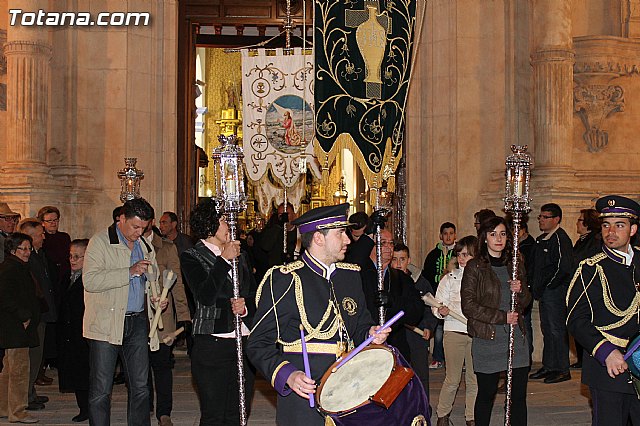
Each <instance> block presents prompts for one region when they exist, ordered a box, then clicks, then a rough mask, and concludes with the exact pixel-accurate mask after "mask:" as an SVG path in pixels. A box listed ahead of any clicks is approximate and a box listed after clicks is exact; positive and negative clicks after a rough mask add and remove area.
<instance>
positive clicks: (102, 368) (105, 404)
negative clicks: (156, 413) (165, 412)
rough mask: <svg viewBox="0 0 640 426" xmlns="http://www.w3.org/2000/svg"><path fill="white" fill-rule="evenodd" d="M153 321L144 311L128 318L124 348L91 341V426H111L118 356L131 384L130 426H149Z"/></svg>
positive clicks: (123, 341) (128, 404)
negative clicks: (150, 354) (150, 346)
mask: <svg viewBox="0 0 640 426" xmlns="http://www.w3.org/2000/svg"><path fill="white" fill-rule="evenodd" d="M148 333H149V321H148V319H147V315H146V314H145V313H144V312H141V313H140V314H135V315H132V316H126V317H125V320H124V334H123V338H122V345H121V346H120V345H112V344H111V343H108V342H103V341H99V340H92V339H88V341H89V365H90V366H91V368H90V372H89V424H91V425H92V426H109V424H110V423H111V419H110V417H111V390H112V388H113V373H114V371H115V367H116V360H117V359H118V355H120V356H121V358H122V367H123V369H124V374H125V377H126V379H127V383H128V385H129V400H128V403H127V424H128V425H129V426H149V424H150V422H151V419H150V416H149V388H148V387H147V379H148V374H149V345H148V343H147V342H148V337H147V335H148Z"/></svg>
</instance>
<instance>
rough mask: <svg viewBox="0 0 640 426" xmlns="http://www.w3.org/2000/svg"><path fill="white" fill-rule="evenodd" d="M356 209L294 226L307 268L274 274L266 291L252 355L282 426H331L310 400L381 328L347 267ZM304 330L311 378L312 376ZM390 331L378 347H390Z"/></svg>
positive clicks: (309, 216) (330, 211)
mask: <svg viewBox="0 0 640 426" xmlns="http://www.w3.org/2000/svg"><path fill="white" fill-rule="evenodd" d="M348 209H349V204H348V203H345V204H340V205H337V206H326V207H319V208H316V209H313V210H310V211H309V212H307V213H305V214H304V215H302V216H300V217H299V218H298V219H296V220H294V221H293V222H292V223H293V224H294V225H297V226H298V228H299V230H300V234H301V236H302V246H303V248H304V249H305V251H304V253H303V254H302V256H301V258H300V259H301V260H297V261H295V262H292V263H289V264H287V265H284V266H275V267H273V268H271V269H270V270H269V271H268V272H267V273H266V275H265V277H264V279H263V280H262V283H261V284H260V287H259V288H258V295H257V298H256V302H257V305H258V308H257V312H256V315H255V323H254V325H253V330H251V334H250V336H249V340H248V342H247V355H248V356H249V359H250V360H251V362H252V363H253V364H254V365H255V366H256V368H257V369H258V370H259V371H260V372H261V373H262V374H263V375H264V376H265V377H266V378H267V380H270V381H271V385H272V386H273V387H274V388H275V390H276V391H277V392H278V405H277V412H276V421H277V424H278V425H280V426H287V425H304V426H313V425H318V426H322V425H324V424H325V423H324V419H323V417H322V416H321V415H320V413H319V412H318V411H316V409H315V408H310V407H309V401H308V399H309V394H310V393H315V391H316V384H317V383H318V382H319V380H320V378H321V377H322V375H323V374H324V372H325V371H326V370H327V369H328V368H329V366H331V364H332V363H334V362H335V361H336V359H337V357H339V356H340V355H341V354H342V353H343V352H344V351H348V350H351V349H353V347H354V346H357V345H358V344H360V343H361V342H363V341H364V340H365V339H366V338H367V337H369V336H370V335H373V334H374V333H375V331H377V330H378V329H379V328H380V327H379V326H374V325H373V324H374V322H373V320H372V319H371V315H370V314H369V312H368V311H367V306H366V302H365V298H364V294H363V292H362V283H361V281H360V274H359V273H358V270H359V268H358V267H357V266H356V265H353V264H349V263H341V262H340V261H341V260H343V259H344V254H345V251H346V249H347V244H349V238H348V236H347V234H346V233H345V230H346V228H347V226H349V222H347V216H346V214H347V211H348ZM300 324H302V325H303V327H304V334H305V336H307V337H306V339H305V340H306V341H307V351H308V353H309V364H310V370H311V378H308V377H306V376H305V374H304V363H303V357H302V348H301V342H300ZM390 331H391V330H390V329H385V330H383V331H381V332H380V333H379V334H378V335H377V336H376V338H375V339H374V341H373V342H374V343H378V344H381V343H384V342H385V340H386V339H387V336H388V335H389V332H390ZM372 374H373V372H372Z"/></svg>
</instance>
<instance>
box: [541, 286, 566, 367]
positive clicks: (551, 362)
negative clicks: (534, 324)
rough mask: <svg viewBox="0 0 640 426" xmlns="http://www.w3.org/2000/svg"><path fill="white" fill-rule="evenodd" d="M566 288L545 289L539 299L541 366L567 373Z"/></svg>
mask: <svg viewBox="0 0 640 426" xmlns="http://www.w3.org/2000/svg"><path fill="white" fill-rule="evenodd" d="M566 295H567V286H564V285H562V286H560V287H557V288H553V289H549V288H546V289H545V290H544V293H543V294H542V298H541V299H540V328H541V329H542V339H543V348H542V365H543V367H544V368H546V369H547V370H550V371H556V372H560V373H568V372H569V334H568V333H567V306H566V302H565V297H566Z"/></svg>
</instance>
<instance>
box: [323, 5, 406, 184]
mask: <svg viewBox="0 0 640 426" xmlns="http://www.w3.org/2000/svg"><path fill="white" fill-rule="evenodd" d="M415 21H416V0H347V1H335V0H315V39H314V43H315V61H316V74H315V75H316V83H315V111H316V139H317V141H318V145H317V146H316V155H317V157H318V160H319V161H320V164H323V165H325V166H327V165H328V164H331V163H332V162H333V161H334V159H335V156H336V154H337V153H338V152H339V150H341V149H345V148H346V149H349V150H350V151H351V152H352V154H353V156H354V159H355V160H356V162H357V163H358V165H359V166H360V169H361V170H362V172H363V174H364V177H365V179H366V180H367V182H368V183H369V185H371V186H373V187H377V188H380V187H381V186H382V182H383V181H385V180H387V181H388V188H389V190H393V185H394V172H395V169H396V167H397V165H398V163H399V158H400V156H401V155H402V144H403V139H404V137H405V117H406V115H405V106H406V100H407V92H408V88H409V81H410V77H411V68H412V66H411V65H412V56H413V54H412V50H413V37H414V30H415Z"/></svg>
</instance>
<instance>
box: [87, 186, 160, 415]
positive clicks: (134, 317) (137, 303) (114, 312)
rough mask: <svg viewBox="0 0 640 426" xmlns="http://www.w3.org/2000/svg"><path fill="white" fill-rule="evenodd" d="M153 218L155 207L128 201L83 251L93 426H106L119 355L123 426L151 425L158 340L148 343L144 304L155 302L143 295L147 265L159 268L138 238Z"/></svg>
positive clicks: (142, 240) (144, 242)
mask: <svg viewBox="0 0 640 426" xmlns="http://www.w3.org/2000/svg"><path fill="white" fill-rule="evenodd" d="M152 218H153V208H152V207H151V206H150V205H149V203H148V202H147V201H146V200H144V199H143V198H138V199H134V200H129V201H127V202H126V203H125V204H124V205H123V206H122V209H121V210H120V220H119V221H118V222H117V223H115V224H113V225H111V226H110V227H109V228H108V229H105V230H103V231H100V232H99V233H97V234H96V235H94V236H93V237H92V238H91V240H90V241H89V246H88V247H87V250H86V252H85V260H84V262H85V263H84V269H83V273H82V279H83V282H84V288H85V293H84V300H85V312H84V321H83V335H84V337H85V338H87V340H88V342H89V364H90V374H89V422H90V423H91V425H94V426H101V425H105V426H107V425H109V424H110V413H111V390H112V387H113V372H114V370H115V365H116V360H117V358H118V355H120V356H122V358H123V361H124V362H123V363H122V365H123V367H124V370H125V375H126V377H127V382H128V384H129V402H128V405H127V424H128V425H129V426H131V425H149V422H150V419H149V389H148V387H147V379H148V372H149V353H148V347H149V346H151V350H158V338H157V337H154V338H153V339H151V343H150V345H149V341H148V337H147V335H148V333H149V322H148V318H147V316H146V314H145V312H144V310H145V303H147V304H149V303H150V302H156V301H157V299H156V300H152V299H150V298H149V296H148V293H147V292H146V289H147V286H148V282H147V279H146V277H145V273H146V272H147V269H148V268H149V267H150V266H151V267H152V268H153V269H154V270H156V271H157V268H158V265H157V263H156V255H155V252H154V250H153V249H152V247H151V246H150V245H149V244H148V243H147V242H146V241H145V240H144V239H142V238H141V236H142V233H143V232H144V230H145V229H146V227H147V225H148V223H149V221H150V220H151V219H152ZM145 299H147V300H146V301H145ZM166 304H167V302H166V301H165V302H164V303H161V304H160V308H161V309H164V308H166Z"/></svg>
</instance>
